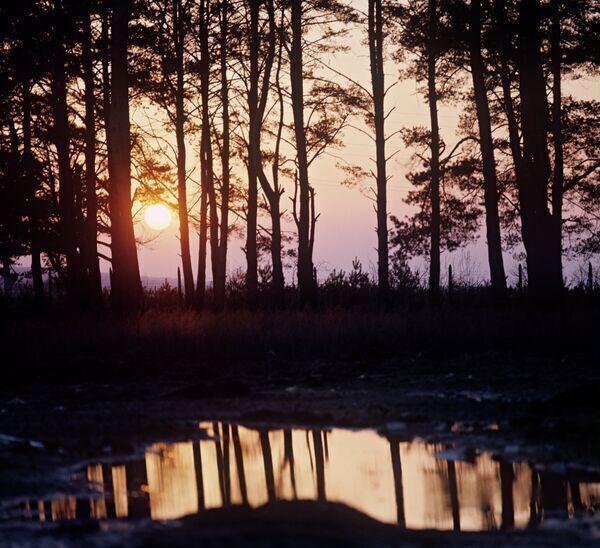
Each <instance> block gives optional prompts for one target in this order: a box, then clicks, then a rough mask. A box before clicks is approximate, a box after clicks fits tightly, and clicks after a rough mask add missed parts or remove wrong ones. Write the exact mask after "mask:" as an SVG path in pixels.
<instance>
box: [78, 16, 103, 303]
mask: <svg viewBox="0 0 600 548" xmlns="http://www.w3.org/2000/svg"><path fill="white" fill-rule="evenodd" d="M90 18H91V13H90V11H89V10H86V11H85V13H84V14H83V37H82V63H83V81H84V85H85V191H86V218H85V239H84V242H85V246H84V256H85V269H86V271H87V286H88V299H89V302H90V304H91V305H92V306H100V305H101V304H102V282H101V278H100V264H99V263H98V243H97V240H98V203H97V198H96V118H95V117H96V114H95V103H96V98H95V96H94V67H93V64H92V52H91V49H92V32H91V23H90Z"/></svg>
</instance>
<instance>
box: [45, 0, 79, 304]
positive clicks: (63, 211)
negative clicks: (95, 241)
mask: <svg viewBox="0 0 600 548" xmlns="http://www.w3.org/2000/svg"><path fill="white" fill-rule="evenodd" d="M54 18H55V35H54V51H53V60H52V61H53V67H52V112H53V118H54V128H53V133H54V144H55V146H56V152H57V159H58V179H59V201H60V215H61V243H62V249H63V251H64V254H65V257H66V261H67V282H66V286H67V298H68V301H69V303H70V305H71V306H78V305H79V304H80V303H81V300H82V299H81V297H82V287H81V282H82V280H81V266H82V265H81V257H80V255H79V252H78V250H77V226H76V213H75V187H74V183H73V174H72V172H71V160H70V136H69V133H70V131H69V114H68V107H67V83H66V59H65V57H66V56H65V45H64V40H65V28H64V25H65V13H64V11H63V6H62V1H61V0H55V1H54Z"/></svg>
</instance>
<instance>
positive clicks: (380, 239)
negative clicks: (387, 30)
mask: <svg viewBox="0 0 600 548" xmlns="http://www.w3.org/2000/svg"><path fill="white" fill-rule="evenodd" d="M368 20H369V53H370V59H371V84H372V88H373V114H374V121H375V148H376V160H377V161H376V163H377V274H378V291H379V298H380V300H381V301H385V300H386V298H387V296H388V292H389V262H388V227H387V174H386V157H385V142H386V139H385V110H384V108H385V107H384V100H385V77H384V72H383V15H382V8H381V0H369V17H368Z"/></svg>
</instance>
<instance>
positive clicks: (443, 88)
mask: <svg viewBox="0 0 600 548" xmlns="http://www.w3.org/2000/svg"><path fill="white" fill-rule="evenodd" d="M599 9H600V8H599V7H598V3H597V2H595V1H594V2H583V1H579V0H577V1H572V2H561V1H560V0H552V1H549V2H541V1H539V0H523V1H510V0H498V1H494V2H489V1H485V0H484V1H476V0H474V1H460V0H448V1H445V0H428V1H417V0H410V1H407V2H383V1H381V0H369V1H368V2H365V3H364V5H362V3H361V5H358V3H356V2H349V3H344V2H342V1H321V0H315V1H305V2H301V1H300V0H298V1H289V2H286V1H282V2H278V1H276V0H265V1H264V2H263V1H247V2H244V1H227V0H222V1H210V0H205V1H200V0H194V1H192V0H189V1H188V0H172V1H171V0H169V1H167V0H161V1H158V0H157V1H149V0H148V1H128V2H110V1H104V2H101V1H97V2H85V3H82V2H76V1H72V2H71V1H69V0H56V1H53V2H41V1H40V2H35V1H24V2H20V3H19V5H18V8H17V7H15V6H14V5H7V6H4V7H3V8H2V11H3V13H2V18H1V20H2V23H1V24H2V27H3V28H2V34H3V47H2V51H1V57H0V76H1V78H2V84H1V86H0V105H1V107H0V108H1V110H2V122H1V126H0V127H1V133H0V189H1V190H0V195H1V196H2V200H1V210H0V256H1V262H2V265H1V268H2V273H3V277H4V282H5V283H4V288H5V291H4V294H5V295H4V296H5V297H7V296H9V294H10V293H12V291H11V285H12V282H14V279H15V278H16V277H17V276H18V275H19V272H21V276H26V277H27V283H26V287H27V289H28V292H29V293H30V296H29V300H30V301H31V302H32V303H34V306H35V307H36V308H38V309H43V308H44V306H47V305H48V301H49V297H50V298H52V297H53V295H50V296H49V294H48V293H49V292H50V293H54V296H56V295H58V296H59V297H58V298H59V299H60V300H62V301H63V302H65V303H67V306H68V307H70V308H72V309H79V310H81V309H83V310H85V309H94V308H98V307H102V306H105V305H108V304H109V303H110V306H111V307H112V308H114V309H115V310H118V311H123V312H133V311H136V310H141V309H142V308H144V307H145V306H147V304H148V298H145V296H144V290H143V288H142V284H141V277H140V266H139V260H138V254H137V247H138V246H139V245H143V244H144V242H143V241H141V240H140V238H139V236H138V235H136V229H135V225H136V223H139V210H140V208H141V207H142V206H143V205H144V204H152V203H164V204H167V206H168V207H169V208H171V209H172V210H173V211H175V212H176V214H177V217H178V220H179V222H178V224H179V234H178V236H179V245H180V257H181V264H180V265H173V271H175V269H176V268H179V270H180V279H181V281H180V289H179V293H180V300H182V301H183V302H184V304H185V306H186V307H190V308H197V309H201V308H203V307H208V308H211V309H213V310H216V311H219V310H223V309H224V308H225V306H226V303H227V300H228V297H229V296H230V295H231V293H232V292H235V294H236V302H238V301H241V302H243V303H244V304H245V305H248V306H250V307H255V306H259V305H261V304H268V305H274V306H278V307H281V306H285V305H286V303H287V304H290V303H294V304H300V305H315V304H316V303H317V302H318V300H319V298H318V297H319V293H322V292H323V288H322V287H320V286H325V290H326V289H327V288H332V287H333V288H334V289H335V288H337V289H338V290H339V289H340V288H342V289H343V288H344V287H346V288H363V289H365V288H367V287H368V288H369V290H368V291H367V290H365V291H363V292H364V293H367V294H369V295H373V297H374V298H375V296H376V298H377V300H378V301H379V302H380V303H386V302H389V301H390V299H391V298H392V294H398V293H407V292H408V293H410V292H415V291H422V292H426V293H427V294H428V295H429V300H430V301H431V302H432V303H435V302H439V300H440V293H441V281H440V280H441V277H442V276H445V272H444V273H442V272H441V270H442V268H443V267H442V266H441V260H440V257H441V255H442V254H443V253H446V252H451V251H453V250H456V249H459V248H461V247H464V246H466V245H468V244H469V243H472V242H474V241H476V240H479V239H480V240H482V241H483V242H485V247H486V250H487V256H486V261H487V267H488V268H487V271H488V272H489V275H486V282H485V284H484V285H485V286H486V288H487V290H488V291H487V292H488V293H489V294H491V295H493V298H494V299H495V300H499V301H502V300H503V299H505V298H506V296H507V290H508V289H509V286H510V285H511V284H509V283H508V282H507V277H508V276H507V267H506V266H505V260H506V255H507V253H510V252H514V253H515V254H520V255H521V256H522V257H523V259H524V260H523V266H524V268H522V267H521V266H520V267H519V281H518V283H517V284H512V285H513V288H514V286H517V288H518V289H519V292H521V293H522V292H523V291H524V289H526V291H527V294H528V295H529V297H531V299H533V300H537V301H549V300H550V301H554V300H557V299H560V298H561V296H562V294H563V293H564V290H565V275H564V272H563V270H564V264H565V262H570V261H574V262H576V263H577V264H579V265H585V270H586V273H587V276H585V277H584V278H583V281H582V285H583V286H584V287H583V288H584V289H587V290H588V291H593V290H594V288H597V284H598V282H597V279H598V274H597V272H596V273H594V272H593V269H592V262H593V260H595V259H596V258H597V257H598V253H599V251H600V247H599V246H600V240H599V235H600V224H599V220H600V216H599V211H600V160H599V159H598V151H599V150H600V133H599V128H598V124H597V113H598V105H599V103H598V100H597V97H598V93H597V91H598V88H597V84H598V80H597V75H598V72H597V71H598V63H599V59H600V50H599V45H598V40H599V33H598V27H599V25H600V21H599ZM350 33H355V34H356V33H359V35H360V42H359V45H360V47H361V48H364V52H355V51H352V52H351V53H352V54H353V55H361V54H364V55H368V58H369V68H370V74H369V75H361V74H347V73H344V72H342V71H340V70H338V69H336V66H335V64H336V59H337V58H336V55H340V54H343V53H344V52H346V53H347V50H348V46H347V45H346V42H348V40H349V36H350ZM594 78H595V79H594ZM585 79H587V81H591V82H592V83H593V89H595V92H594V93H593V94H592V95H593V96H595V97H596V98H584V99H582V98H580V97H578V96H577V93H576V91H577V83H578V82H579V81H581V80H585ZM403 80H411V81H414V83H415V85H416V88H415V89H416V90H418V91H417V92H418V93H419V95H420V96H421V100H422V102H423V103H424V104H426V105H427V107H428V112H429V120H428V124H427V125H426V126H416V127H407V126H403V127H397V126H398V124H391V123H389V122H388V119H389V117H390V114H392V112H393V110H394V108H395V106H394V107H390V106H389V105H388V103H389V101H388V102H387V103H386V99H387V98H388V97H389V93H390V92H392V91H393V88H394V86H395V85H396V84H397V83H398V82H399V81H403ZM444 105H452V106H453V107H454V108H457V109H459V111H460V113H461V114H460V118H459V123H458V127H457V136H458V137H456V136H452V135H448V134H446V135H444V132H443V131H441V130H440V120H439V110H440V109H441V108H443V107H444ZM141 113H145V114H141ZM144 116H145V119H144V120H142V118H143V117H144ZM148 120H152V123H150V122H148ZM350 128H352V130H356V131H360V132H361V133H362V134H364V135H366V136H368V138H369V139H370V141H371V142H372V143H373V151H374V153H373V158H372V163H368V164H365V165H357V162H356V160H355V159H353V158H352V157H350V158H345V157H344V140H345V134H346V132H348V131H350V130H351V129H350ZM446 133H448V132H446ZM394 138H400V139H401V142H400V143H397V142H396V141H394ZM447 142H448V143H449V144H447ZM398 147H400V148H402V149H403V150H404V151H410V155H411V156H412V160H411V163H410V169H409V172H408V173H406V178H407V179H408V181H409V182H410V186H411V188H410V190H409V191H408V193H407V194H406V197H405V205H406V206H407V208H405V209H406V213H405V214H403V215H395V214H391V213H390V211H397V210H398V204H394V203H391V201H390V198H389V196H388V189H387V185H388V182H389V180H390V177H391V172H392V171H393V170H394V169H398V167H397V164H395V163H394V161H393V158H394V156H395V155H396V154H397V152H398ZM327 155H335V156H336V157H339V158H340V159H341V160H340V161H339V162H338V163H337V167H338V170H339V172H340V180H343V181H344V182H345V183H347V184H349V185H362V186H363V187H365V188H367V192H368V194H369V197H370V198H371V202H369V201H368V200H365V208H370V207H373V209H374V215H373V226H376V249H377V265H376V274H374V275H372V276H370V275H369V274H368V273H366V272H364V271H363V270H362V268H361V265H360V264H358V265H356V264H355V265H354V269H353V270H352V271H351V272H350V273H349V274H346V273H345V272H344V271H339V270H338V271H335V270H334V271H333V272H332V273H331V274H330V275H329V277H328V278H327V279H326V280H319V279H318V275H317V272H316V265H315V263H314V260H313V250H314V244H315V239H316V238H318V237H319V230H318V226H319V223H318V221H319V217H320V213H319V202H318V200H319V196H318V193H317V192H316V190H315V185H314V184H313V183H312V182H311V171H313V170H314V165H315V164H318V162H319V161H321V159H322V158H323V157H325V156H327ZM343 192H344V190H343V189H340V200H343V199H344V195H343ZM286 223H287V225H286ZM290 224H291V226H292V227H293V230H289V229H287V226H288V225H290ZM232 236H234V237H237V238H239V239H241V240H242V241H243V243H244V247H243V251H244V256H245V262H246V264H245V268H244V272H243V275H241V276H240V275H239V274H240V273H237V274H238V275H237V276H236V277H235V276H234V277H232V276H229V275H230V274H231V271H230V270H228V244H229V243H230V240H231V238H232ZM196 238H198V242H199V246H198V254H197V256H192V252H191V247H192V245H191V242H192V241H195V240H196ZM374 243H375V241H374ZM415 258H420V259H421V260H422V261H423V264H424V265H425V267H426V270H427V273H426V275H425V276H421V277H419V276H417V275H416V274H415V272H414V269H413V268H412V267H411V264H413V263H411V261H413V260H414V259H415ZM101 262H102V264H104V265H106V266H107V270H108V269H110V284H109V285H110V287H109V288H108V287H104V285H108V284H103V283H102V279H101V272H100V270H101V267H100V264H101ZM588 263H589V269H588V268H587V267H588ZM19 264H28V265H30V268H28V269H25V270H26V271H27V272H26V273H25V274H22V270H23V269H21V271H19V272H17V270H15V268H14V267H15V265H19ZM587 270H589V272H587ZM486 274H487V273H486ZM230 278H235V279H230ZM447 278H448V279H447V285H448V286H449V288H448V289H449V291H450V292H451V291H452V274H451V273H450V274H449V276H448V277H447ZM444 279H446V278H444ZM49 286H50V287H49ZM338 292H339V291H338ZM342 294H343V291H342Z"/></svg>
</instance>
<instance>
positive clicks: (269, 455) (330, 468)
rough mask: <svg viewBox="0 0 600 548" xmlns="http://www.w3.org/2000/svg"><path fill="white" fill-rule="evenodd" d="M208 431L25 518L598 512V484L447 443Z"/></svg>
mask: <svg viewBox="0 0 600 548" xmlns="http://www.w3.org/2000/svg"><path fill="white" fill-rule="evenodd" d="M200 426H201V428H204V429H205V430H206V431H207V433H208V437H207V439H202V440H200V441H190V442H181V443H156V444H154V445H152V446H150V447H149V448H148V449H147V450H146V454H145V458H144V459H143V460H139V461H131V462H127V463H125V464H123V463H119V464H115V465H107V464H95V465H90V466H88V467H87V470H86V477H87V479H88V481H89V482H90V486H91V487H92V489H93V490H95V491H97V493H98V494H97V496H92V497H88V498H86V499H76V498H75V497H73V496H65V497H58V498H54V499H53V500H50V501H44V500H39V501H37V502H34V501H28V502H26V503H25V504H24V506H23V509H24V511H23V515H24V517H25V518H26V519H31V520H39V521H47V520H50V519H51V520H71V519H76V518H80V519H81V518H85V519H89V518H92V519H104V518H127V517H148V516H149V517H151V518H152V519H156V520H170V519H177V518H180V517H182V516H186V515H190V514H195V513H197V512H202V511H204V510H207V509H211V508H222V507H224V506H228V505H243V506H248V507H251V508H256V507H259V506H262V505H264V504H266V503H268V502H275V501H286V500H314V501H316V503H318V502H324V501H327V502H334V503H341V504H345V505H347V506H349V507H352V508H354V509H356V510H358V511H360V512H362V513H364V514H365V515H367V516H369V517H371V518H373V519H375V520H378V521H380V522H383V523H392V524H398V525H399V526H401V527H406V528H409V529H440V530H452V529H454V530H462V531H485V530H494V529H499V528H502V529H505V530H509V529H513V528H525V527H528V526H535V525H537V524H539V523H540V522H541V521H542V519H543V517H544V515H548V514H552V515H558V516H560V517H567V516H569V517H572V516H573V514H574V512H577V511H579V510H596V509H598V506H599V503H600V483H585V482H579V481H576V480H573V479H570V481H567V480H566V479H565V478H561V477H559V476H555V475H549V474H541V473H539V472H538V471H536V470H534V469H533V468H532V467H531V466H530V465H529V464H527V463H509V462H505V461H501V460H497V459H494V458H493V457H492V456H491V455H490V454H488V453H483V454H480V455H478V456H476V457H475V458H474V460H473V461H472V462H463V461H453V460H447V459H445V458H442V456H441V455H440V456H438V454H439V453H441V452H442V451H444V450H445V449H446V447H444V446H442V445H436V444H429V443H426V442H423V441H419V440H415V441H411V442H406V441H401V440H399V439H398V438H395V437H393V436H391V437H384V436H382V435H379V434H377V433H376V432H374V431H372V430H361V431H351V430H344V429H337V428H334V429H327V430H325V429H314V428H312V429H303V428H286V429H277V428H275V429H267V428H258V429H256V428H250V427H246V426H241V425H235V424H228V423H220V422H212V423H201V424H200Z"/></svg>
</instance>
